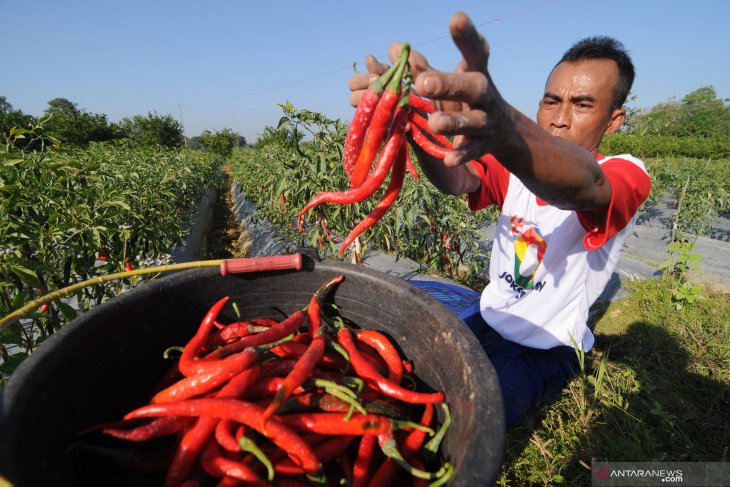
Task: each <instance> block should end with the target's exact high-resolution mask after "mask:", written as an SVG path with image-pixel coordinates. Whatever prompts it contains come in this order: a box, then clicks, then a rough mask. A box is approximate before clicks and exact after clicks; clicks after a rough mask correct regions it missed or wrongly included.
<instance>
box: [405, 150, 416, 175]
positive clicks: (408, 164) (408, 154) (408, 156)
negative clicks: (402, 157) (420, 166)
mask: <svg viewBox="0 0 730 487" xmlns="http://www.w3.org/2000/svg"><path fill="white" fill-rule="evenodd" d="M406 169H408V172H409V173H411V177H413V179H415V180H416V181H418V170H416V166H414V165H413V161H412V160H411V151H410V150H406Z"/></svg>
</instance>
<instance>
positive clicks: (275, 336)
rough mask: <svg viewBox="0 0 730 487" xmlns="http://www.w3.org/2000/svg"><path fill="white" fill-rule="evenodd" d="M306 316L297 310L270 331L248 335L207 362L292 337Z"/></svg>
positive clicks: (217, 352)
mask: <svg viewBox="0 0 730 487" xmlns="http://www.w3.org/2000/svg"><path fill="white" fill-rule="evenodd" d="M305 316H306V315H305V314H304V312H303V311H301V310H297V311H295V312H294V313H292V314H291V315H289V316H288V317H287V318H286V319H285V320H284V321H282V322H280V323H277V324H276V325H273V326H272V327H271V328H269V329H268V330H266V331H264V332H261V333H257V334H255V335H247V336H245V337H242V338H241V339H240V340H238V341H235V342H233V343H229V344H228V345H226V346H224V347H221V348H219V349H217V350H214V351H212V352H210V353H209V354H208V355H206V356H205V360H215V359H220V358H223V357H226V356H228V355H230V354H232V353H236V352H239V351H241V350H243V349H245V348H247V347H258V346H261V345H267V344H270V343H274V342H277V341H279V340H281V339H282V338H284V337H286V336H288V335H291V334H292V333H294V332H295V331H297V329H298V328H299V327H300V326H301V325H302V323H304V317H305Z"/></svg>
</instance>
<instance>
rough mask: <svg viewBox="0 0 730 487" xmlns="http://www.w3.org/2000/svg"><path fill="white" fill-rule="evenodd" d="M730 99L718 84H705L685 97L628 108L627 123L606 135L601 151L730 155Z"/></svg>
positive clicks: (699, 155) (636, 153)
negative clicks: (723, 95)
mask: <svg viewBox="0 0 730 487" xmlns="http://www.w3.org/2000/svg"><path fill="white" fill-rule="evenodd" d="M632 98H633V97H632ZM729 102H730V99H727V98H725V99H721V98H718V97H717V92H716V91H715V88H714V87H712V86H704V87H702V88H699V89H697V90H695V91H693V92H691V93H689V94H687V95H686V96H684V97H683V98H682V99H681V100H676V99H670V100H668V101H665V102H662V103H658V104H656V105H654V106H653V107H652V108H649V109H645V110H638V109H628V110H627V115H628V116H627V118H626V123H625V125H624V127H623V128H622V130H621V131H620V132H619V133H616V134H614V135H611V136H609V137H605V138H604V139H603V142H602V143H601V152H603V153H604V154H621V153H631V154H634V155H637V156H639V157H657V156H683V157H695V158H721V157H722V158H724V157H730V105H729Z"/></svg>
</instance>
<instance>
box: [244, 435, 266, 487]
mask: <svg viewBox="0 0 730 487" xmlns="http://www.w3.org/2000/svg"><path fill="white" fill-rule="evenodd" d="M238 446H240V447H241V451H245V452H248V453H251V454H253V456H255V457H256V459H258V461H259V462H261V463H262V464H263V465H264V466H265V467H266V471H267V472H268V476H267V480H268V481H269V482H271V481H272V480H274V466H273V465H272V464H271V460H269V457H267V456H266V454H265V453H264V452H263V451H261V448H259V447H258V445H257V444H256V443H254V441H253V440H251V439H250V438H248V437H246V435H244V436H242V437H241V438H240V439H239V440H238Z"/></svg>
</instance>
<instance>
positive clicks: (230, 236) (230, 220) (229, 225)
mask: <svg viewBox="0 0 730 487" xmlns="http://www.w3.org/2000/svg"><path fill="white" fill-rule="evenodd" d="M231 178H232V175H231V170H230V167H229V166H228V165H223V167H222V168H221V178H220V181H219V184H218V191H217V195H216V200H215V202H214V204H213V217H212V221H211V224H210V229H209V231H208V241H207V242H208V257H209V258H211V259H231V258H242V257H248V246H247V245H246V242H245V241H246V239H245V232H242V229H241V227H240V224H239V222H238V220H237V218H236V216H235V214H234V212H233V197H232V196H231V192H230V187H231Z"/></svg>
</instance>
